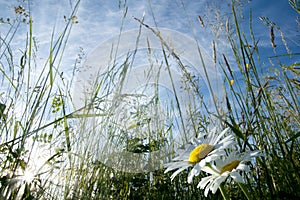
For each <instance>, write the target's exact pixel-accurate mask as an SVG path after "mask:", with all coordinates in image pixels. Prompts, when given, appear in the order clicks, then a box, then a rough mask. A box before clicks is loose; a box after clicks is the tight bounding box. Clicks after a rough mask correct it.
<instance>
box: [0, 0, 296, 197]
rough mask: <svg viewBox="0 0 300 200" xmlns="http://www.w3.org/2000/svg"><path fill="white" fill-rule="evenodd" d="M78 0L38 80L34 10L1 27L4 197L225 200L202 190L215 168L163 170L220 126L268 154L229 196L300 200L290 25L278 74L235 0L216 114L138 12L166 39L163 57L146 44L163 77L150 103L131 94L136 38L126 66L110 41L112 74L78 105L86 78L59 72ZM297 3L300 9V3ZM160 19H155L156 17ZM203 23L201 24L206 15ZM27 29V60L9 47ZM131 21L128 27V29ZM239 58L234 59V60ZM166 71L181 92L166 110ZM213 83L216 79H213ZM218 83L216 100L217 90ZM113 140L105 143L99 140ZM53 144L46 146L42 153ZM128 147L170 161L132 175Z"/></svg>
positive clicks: (0, 180) (152, 160) (0, 189)
mask: <svg viewBox="0 0 300 200" xmlns="http://www.w3.org/2000/svg"><path fill="white" fill-rule="evenodd" d="M79 2H80V1H78V2H77V4H76V5H74V9H73V12H72V13H70V16H69V18H68V20H67V22H66V25H65V29H64V30H62V32H61V33H60V34H59V36H58V37H57V38H56V37H55V36H54V35H55V33H54V31H53V33H52V36H51V35H50V37H51V44H50V46H49V55H48V59H47V61H46V62H45V65H44V66H43V67H42V70H41V71H40V69H39V74H37V75H35V76H33V75H32V74H33V73H32V72H34V71H36V70H37V68H39V67H38V66H36V54H37V53H38V48H37V47H36V43H35V40H34V34H35V33H34V32H33V26H34V23H32V22H33V20H32V18H31V16H30V12H28V11H26V9H23V7H18V8H16V9H15V12H16V14H17V17H16V19H15V20H9V21H7V22H6V24H1V26H2V25H7V26H9V27H10V29H9V30H8V32H7V34H6V35H5V36H3V35H1V38H0V39H1V42H0V44H1V48H0V50H1V51H0V60H1V65H0V73H1V81H2V86H1V91H0V95H1V96H0V97H1V102H0V103H1V104H0V131H1V132H0V139H1V144H0V159H1V163H0V170H1V174H0V175H1V177H0V198H1V199H204V198H206V199H222V194H221V193H220V192H217V193H216V194H209V195H208V197H205V196H204V194H203V191H202V190H200V189H198V188H197V187H196V186H197V184H198V182H199V181H200V180H201V177H204V176H205V175H206V174H205V173H204V172H201V173H200V175H199V176H198V177H196V178H195V179H194V180H193V182H192V184H188V183H187V181H186V180H187V175H188V171H187V170H186V171H183V172H182V173H181V174H180V175H178V176H177V177H176V178H175V179H174V180H173V181H171V180H170V173H164V169H163V167H161V164H162V163H160V162H159V161H164V162H165V161H168V160H170V159H171V158H172V157H174V156H175V152H176V150H177V148H178V147H180V146H181V145H184V144H185V143H186V142H188V140H189V139H190V138H192V137H197V136H198V135H200V134H201V132H206V131H207V130H209V129H211V128H212V127H214V126H220V127H219V128H220V129H221V128H223V127H230V129H231V132H233V133H234V134H235V140H236V141H237V145H236V146H235V148H234V151H237V152H245V151H248V150H261V151H263V154H264V156H262V157H259V158H256V160H255V163H254V164H253V165H252V166H251V171H250V174H249V176H247V177H248V178H247V184H245V186H244V187H239V186H238V185H237V184H235V183H233V182H231V183H230V184H227V185H225V186H224V188H223V189H224V190H225V191H226V192H227V194H228V197H229V198H231V199H246V198H248V199H249V197H246V196H245V195H244V193H245V192H244V191H242V190H246V193H247V192H248V193H251V195H252V196H251V197H252V198H253V199H296V198H297V197H298V198H299V197H300V193H299V183H300V178H299V177H300V176H299V168H300V163H299V159H300V157H299V136H300V132H299V124H300V120H299V119H300V114H299V103H300V102H299V90H300V86H299V80H298V79H299V63H297V62H296V63H290V62H289V61H287V60H283V59H282V60H281V58H283V57H284V58H285V57H290V58H296V57H297V56H299V54H297V53H291V52H290V51H289V49H288V44H287V43H286V40H285V38H284V34H283V33H282V32H280V34H281V39H282V42H283V43H284V45H285V46H286V50H287V55H281V56H280V55H276V54H275V55H274V56H273V57H269V59H270V61H271V64H270V66H271V68H273V67H274V65H275V69H276V71H275V70H274V71H270V72H267V70H262V63H261V60H262V59H266V58H263V56H264V55H261V54H260V43H259V39H258V38H256V36H255V35H254V30H253V29H254V28H253V26H252V16H251V15H252V13H251V12H250V21H249V22H248V24H249V27H250V30H249V31H246V30H243V29H242V28H241V26H240V20H241V19H240V18H239V16H238V15H237V13H238V12H237V9H239V7H238V6H237V4H236V2H235V1H233V2H232V5H231V8H232V9H231V15H230V16H228V21H227V23H226V26H223V27H220V28H222V30H223V31H224V35H225V37H226V41H227V43H228V44H229V45H230V48H231V52H229V53H226V54H225V53H223V52H218V49H217V48H216V47H215V46H214V48H213V49H214V52H213V55H215V56H214V59H215V62H214V63H215V65H216V67H218V68H219V69H220V70H221V71H222V72H223V75H224V85H223V87H224V94H225V97H224V102H217V101H218V99H215V98H213V102H212V103H213V107H214V109H212V110H211V109H210V108H211V106H209V105H208V103H207V102H204V101H203V94H202V91H201V90H200V89H199V86H198V83H197V81H196V79H194V76H193V74H192V72H191V71H189V68H186V66H185V65H184V64H183V61H182V60H181V57H180V55H179V54H176V53H175V51H173V50H172V49H171V47H170V45H171V44H169V43H168V42H167V41H166V40H165V38H163V37H161V35H160V34H159V30H157V27H151V26H149V25H147V24H146V23H145V22H144V21H143V20H144V19H143V18H142V19H139V18H135V20H136V21H137V26H139V30H140V31H141V29H149V30H151V31H152V32H153V34H154V35H155V36H156V37H157V40H159V41H160V42H161V51H162V57H161V60H160V58H157V57H156V56H155V54H154V53H153V52H151V44H149V48H148V49H149V50H148V52H147V57H148V62H149V63H148V64H149V65H150V66H152V68H151V70H150V72H148V73H149V74H148V76H149V77H154V80H155V83H156V84H154V85H156V86H155V87H154V95H153V96H152V98H151V99H150V100H149V99H146V100H145V99H143V95H132V94H123V93H122V88H123V87H125V86H126V85H125V82H126V78H127V77H128V76H129V74H130V72H131V70H132V68H133V63H134V61H135V60H136V59H138V58H136V57H137V55H138V54H137V51H138V45H137V47H136V49H135V50H134V51H132V52H129V53H128V54H127V55H126V56H125V59H124V60H121V62H120V60H117V51H118V46H116V47H114V48H112V49H111V54H112V55H111V63H113V64H112V65H111V66H107V67H108V70H107V73H105V74H99V77H97V79H96V81H95V82H93V83H92V87H91V93H90V94H91V96H90V97H88V98H87V99H86V101H85V105H84V106H82V107H80V108H75V107H76V106H75V105H74V104H75V102H74V99H73V96H72V93H71V87H72V85H70V83H73V82H72V81H73V79H74V78H76V76H77V75H78V74H77V72H76V69H74V70H73V77H72V81H70V82H68V81H66V80H65V79H64V77H63V75H62V74H61V67H62V66H63V55H64V53H65V52H64V50H65V48H66V45H68V38H69V36H70V34H71V33H72V26H73V25H76V22H75V21H74V19H76V12H77V9H78V6H79ZM290 3H291V6H292V7H293V8H294V9H295V10H296V11H298V12H299V5H297V3H296V1H290ZM120 9H123V10H124V13H123V18H122V19H121V20H124V19H125V17H126V13H127V5H126V1H125V2H124V4H123V3H122V2H120ZM184 13H185V14H186V11H185V10H184ZM23 19H24V20H23ZM153 19H154V21H155V17H154V16H153ZM262 20H263V22H264V23H265V24H266V27H267V28H270V31H271V29H273V34H274V29H275V30H278V31H280V28H279V27H277V26H275V24H273V23H271V21H270V20H269V19H266V18H262ZM201 21H202V23H201V24H204V23H205V21H204V22H203V20H201ZM201 24H199V25H201ZM224 24H225V23H224ZM213 25H214V26H218V25H219V26H222V25H221V24H213ZM20 26H27V28H28V33H27V37H26V39H24V46H25V47H24V48H23V49H22V51H21V52H22V56H21V57H20V59H17V58H15V57H14V56H13V53H12V52H13V50H12V49H11V48H12V47H11V46H12V45H11V44H12V41H13V40H14V39H15V33H16V32H17V30H18V29H19V28H20ZM123 28H124V27H123V23H122V26H121V27H120V33H119V34H120V37H121V35H122V31H123ZM271 32H272V31H271ZM271 32H270V33H268V32H266V34H271V37H270V38H271V41H270V51H273V50H274V49H276V45H275V44H274V38H273V39H272V37H274V35H273V36H272V33H271ZM138 42H139V33H137V43H138ZM114 53H115V54H114ZM216 55H222V56H220V57H219V58H218V57H216ZM195 56H199V57H200V58H201V60H202V65H203V66H202V67H204V69H205V72H207V71H206V67H207V66H206V64H205V61H204V59H203V57H202V52H201V50H200V48H199V49H198V52H195ZM229 58H230V59H231V60H232V59H233V60H234V61H233V62H232V61H230V62H229ZM172 62H175V63H177V64H178V66H179V69H180V70H181V73H182V80H183V85H184V86H185V87H184V90H186V92H187V93H188V94H189V96H188V97H189V99H188V100H189V102H187V105H188V106H186V107H183V106H182V105H181V104H180V96H179V95H178V93H177V92H178V91H177V90H176V88H175V86H174V84H175V83H174V82H173V81H174V80H173V76H172V73H171V72H170V69H171V63H172ZM274 62H275V63H276V64H274ZM233 63H234V64H233ZM172 64H173V63H172ZM233 65H234V66H233ZM75 66H76V65H75ZM157 66H158V67H157ZM157 68H158V69H157ZM164 69H165V70H166V71H167V72H168V73H167V74H168V78H169V80H170V82H171V85H172V87H171V88H170V89H171V91H172V94H173V95H174V96H173V97H174V98H172V99H170V100H169V102H168V104H167V105H168V106H167V107H166V104H164V102H163V99H161V96H160V95H159V88H158V85H159V76H160V75H161V71H162V70H164ZM205 79H206V81H208V83H210V80H209V77H208V76H207V75H206V76H205ZM151 80H152V79H151ZM145 82H146V84H145V85H146V87H151V86H152V85H150V78H149V80H146V81H145ZM208 88H209V91H210V92H211V93H212V95H213V96H214V91H213V88H211V86H208ZM142 94H143V93H142ZM196 105H197V106H196ZM222 105H225V107H222ZM125 108H126V109H125ZM174 113H175V114H176V117H174ZM173 123H174V124H173ZM175 123H177V125H175ZM178 124H179V125H178ZM175 126H176V127H177V128H174V127H175ZM175 132H180V134H179V136H178V135H177V136H176V137H180V139H179V141H181V143H180V142H178V139H177V140H176V138H174V137H175V136H173V134H175ZM136 133H139V134H140V135H136ZM104 137H105V142H102V143H101V141H103V138H104ZM116 146H117V147H118V149H116ZM104 149H105V151H104ZM43 151H46V152H47V153H46V154H45V155H43V156H42V155H39V154H41V152H43ZM123 151H126V152H132V153H139V154H147V155H148V154H149V153H150V152H157V151H161V152H164V154H163V157H160V156H159V155H156V154H153V155H155V156H154V157H151V156H148V157H146V159H148V164H149V165H148V167H154V169H151V170H146V169H145V170H144V171H143V170H140V171H138V173H136V172H132V171H130V167H134V168H135V169H136V168H137V166H135V164H136V162H134V161H136V159H140V157H137V158H135V157H133V158H132V159H133V163H132V165H129V167H128V166H126V165H122V164H124V163H122V158H123V157H122V156H123V154H122V153H120V152H123ZM35 152H37V153H35ZM107 153H110V156H107ZM112 155H116V156H115V157H114V156H112ZM101 156H102V157H101ZM36 157H39V158H40V159H41V160H42V163H40V165H39V169H32V168H33V167H34V166H33V162H34V161H35V160H34V158H36ZM109 159H110V160H109ZM157 160H158V161H157ZM118 162H120V163H118ZM151 164H152V166H151ZM122 167H124V168H122ZM149 169H150V168H149Z"/></svg>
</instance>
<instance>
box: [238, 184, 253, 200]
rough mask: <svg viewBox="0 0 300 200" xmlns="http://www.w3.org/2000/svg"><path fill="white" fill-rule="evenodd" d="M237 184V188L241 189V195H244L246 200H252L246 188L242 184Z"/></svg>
mask: <svg viewBox="0 0 300 200" xmlns="http://www.w3.org/2000/svg"><path fill="white" fill-rule="evenodd" d="M237 184H238V185H239V187H240V188H241V189H242V191H243V193H244V194H245V196H246V197H247V199H248V200H250V199H252V198H251V196H250V194H249V192H248V190H247V188H246V187H245V185H244V184H243V183H239V182H237Z"/></svg>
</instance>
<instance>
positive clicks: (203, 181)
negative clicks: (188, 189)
mask: <svg viewBox="0 0 300 200" xmlns="http://www.w3.org/2000/svg"><path fill="white" fill-rule="evenodd" d="M211 177H212V176H207V177H204V178H201V181H200V182H199V183H198V185H197V188H199V187H200V188H201V189H204V188H205V186H206V185H207V184H208V183H209V182H210V181H211Z"/></svg>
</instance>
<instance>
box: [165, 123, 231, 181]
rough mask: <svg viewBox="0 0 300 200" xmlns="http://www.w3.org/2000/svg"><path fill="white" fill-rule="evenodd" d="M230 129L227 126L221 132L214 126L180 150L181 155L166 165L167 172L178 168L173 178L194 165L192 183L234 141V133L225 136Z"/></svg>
mask: <svg viewBox="0 0 300 200" xmlns="http://www.w3.org/2000/svg"><path fill="white" fill-rule="evenodd" d="M228 130H229V128H226V129H225V130H223V131H222V132H221V133H217V130H216V128H214V129H212V131H210V132H209V134H208V135H203V136H201V137H199V138H196V139H194V140H192V144H188V145H187V147H186V149H185V150H179V151H178V154H179V155H178V156H177V157H175V158H174V159H173V160H172V162H170V163H166V164H165V165H164V166H165V167H166V168H167V169H166V170H165V173H167V172H169V171H172V170H175V169H177V170H176V171H175V172H174V173H173V174H172V176H171V180H173V179H174V178H175V176H177V175H178V174H179V173H180V172H182V171H183V170H185V169H187V168H188V167H193V169H192V170H191V171H190V173H189V175H188V183H191V182H192V179H193V177H194V176H198V175H199V173H200V170H201V167H204V166H205V165H206V163H208V162H211V161H213V160H216V159H218V158H219V157H220V156H221V155H224V154H225V151H224V149H225V148H227V147H228V146H230V145H232V144H233V143H234V136H233V135H228V136H226V137H223V136H224V135H225V134H226V133H227V132H228Z"/></svg>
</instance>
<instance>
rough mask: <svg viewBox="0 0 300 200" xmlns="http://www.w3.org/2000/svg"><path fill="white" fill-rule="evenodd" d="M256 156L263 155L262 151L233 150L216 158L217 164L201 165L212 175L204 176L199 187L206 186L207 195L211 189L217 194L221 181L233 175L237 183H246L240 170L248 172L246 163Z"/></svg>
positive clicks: (202, 168)
mask: <svg viewBox="0 0 300 200" xmlns="http://www.w3.org/2000/svg"><path fill="white" fill-rule="evenodd" d="M256 156H261V152H260V151H250V152H247V153H244V154H237V153H236V152H231V153H230V154H229V155H228V157H226V158H224V159H220V160H216V161H215V163H216V164H215V165H210V166H204V167H201V170H202V171H205V172H207V173H208V174H211V175H210V176H207V177H205V178H202V179H201V181H200V182H199V184H198V186H197V187H198V188H199V187H200V188H201V189H204V188H205V191H204V195H205V196H207V194H208V192H209V190H211V191H212V193H213V194H215V193H216V191H217V189H218V188H219V186H220V185H221V183H223V182H224V181H226V179H227V178H228V177H231V178H232V179H233V180H234V181H235V182H237V183H244V179H243V177H242V175H241V173H240V172H248V171H249V170H250V168H249V166H248V165H247V164H246V163H247V162H250V161H251V160H252V158H253V157H256Z"/></svg>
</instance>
